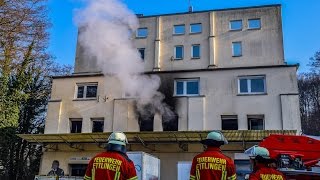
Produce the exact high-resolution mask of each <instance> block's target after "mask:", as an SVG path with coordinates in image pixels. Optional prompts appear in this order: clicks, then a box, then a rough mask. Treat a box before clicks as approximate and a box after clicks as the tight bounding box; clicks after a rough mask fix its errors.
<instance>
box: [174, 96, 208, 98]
mask: <svg viewBox="0 0 320 180" xmlns="http://www.w3.org/2000/svg"><path fill="white" fill-rule="evenodd" d="M173 97H174V98H183V97H195V98H197V97H205V95H173Z"/></svg>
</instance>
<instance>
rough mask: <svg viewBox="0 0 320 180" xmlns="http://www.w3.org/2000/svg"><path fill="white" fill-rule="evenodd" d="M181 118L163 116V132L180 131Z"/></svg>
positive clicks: (174, 115)
mask: <svg viewBox="0 0 320 180" xmlns="http://www.w3.org/2000/svg"><path fill="white" fill-rule="evenodd" d="M178 122H179V116H178V115H177V114H176V113H175V114H173V115H171V116H170V115H167V116H165V115H164V116H162V127H163V131H178Z"/></svg>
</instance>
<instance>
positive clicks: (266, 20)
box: [214, 7, 284, 67]
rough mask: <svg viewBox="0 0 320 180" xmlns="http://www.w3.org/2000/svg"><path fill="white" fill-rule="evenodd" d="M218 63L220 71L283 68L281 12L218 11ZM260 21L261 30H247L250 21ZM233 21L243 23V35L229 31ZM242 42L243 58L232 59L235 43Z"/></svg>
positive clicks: (274, 10) (271, 9)
mask: <svg viewBox="0 0 320 180" xmlns="http://www.w3.org/2000/svg"><path fill="white" fill-rule="evenodd" d="M214 14H215V30H214V36H215V37H216V38H215V44H216V46H215V48H216V49H215V50H214V52H215V63H216V65H217V66H218V67H238V66H258V65H276V64H284V53H283V37H282V24H281V8H280V7H267V8H263V9H241V10H233V11H217V12H215V13H214ZM255 18H260V19H261V29H256V30H252V29H248V19H255ZM231 20H242V30H241V31H230V30H229V22H230V21H231ZM237 41H240V42H242V56H241V57H232V46H231V45H232V42H237Z"/></svg>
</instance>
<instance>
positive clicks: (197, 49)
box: [191, 44, 200, 59]
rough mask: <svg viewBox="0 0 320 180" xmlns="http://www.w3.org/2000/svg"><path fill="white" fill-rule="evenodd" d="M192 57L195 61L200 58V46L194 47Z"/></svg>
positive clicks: (195, 45)
mask: <svg viewBox="0 0 320 180" xmlns="http://www.w3.org/2000/svg"><path fill="white" fill-rule="evenodd" d="M191 57H192V58H194V59H198V58H200V45H199V44H194V45H192V50H191Z"/></svg>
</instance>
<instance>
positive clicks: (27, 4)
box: [0, 0, 71, 180]
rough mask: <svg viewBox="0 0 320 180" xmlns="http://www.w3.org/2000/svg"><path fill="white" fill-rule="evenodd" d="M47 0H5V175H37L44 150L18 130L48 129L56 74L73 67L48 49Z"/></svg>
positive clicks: (1, 108) (1, 145) (0, 103)
mask: <svg viewBox="0 0 320 180" xmlns="http://www.w3.org/2000/svg"><path fill="white" fill-rule="evenodd" d="M49 27H50V23H49V20H48V17H47V8H46V0H0V165H2V166H4V170H0V179H10V180H17V179H24V180H27V179H32V178H33V177H32V176H33V175H34V174H35V173H37V171H38V168H39V163H40V158H41V153H42V148H41V146H39V145H32V144H29V143H27V142H26V141H24V140H22V139H20V138H18V137H17V136H16V134H17V133H18V134H30V133H39V132H42V131H43V126H44V117H45V112H46V108H47V103H48V99H49V96H50V88H51V79H50V76H52V75H57V74H59V73H67V72H70V70H71V69H70V68H64V67H61V66H58V65H56V64H55V63H54V62H53V61H52V58H51V56H50V55H49V54H48V53H47V51H46V49H47V45H48V37H49V35H48V32H47V29H48V28H49Z"/></svg>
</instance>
